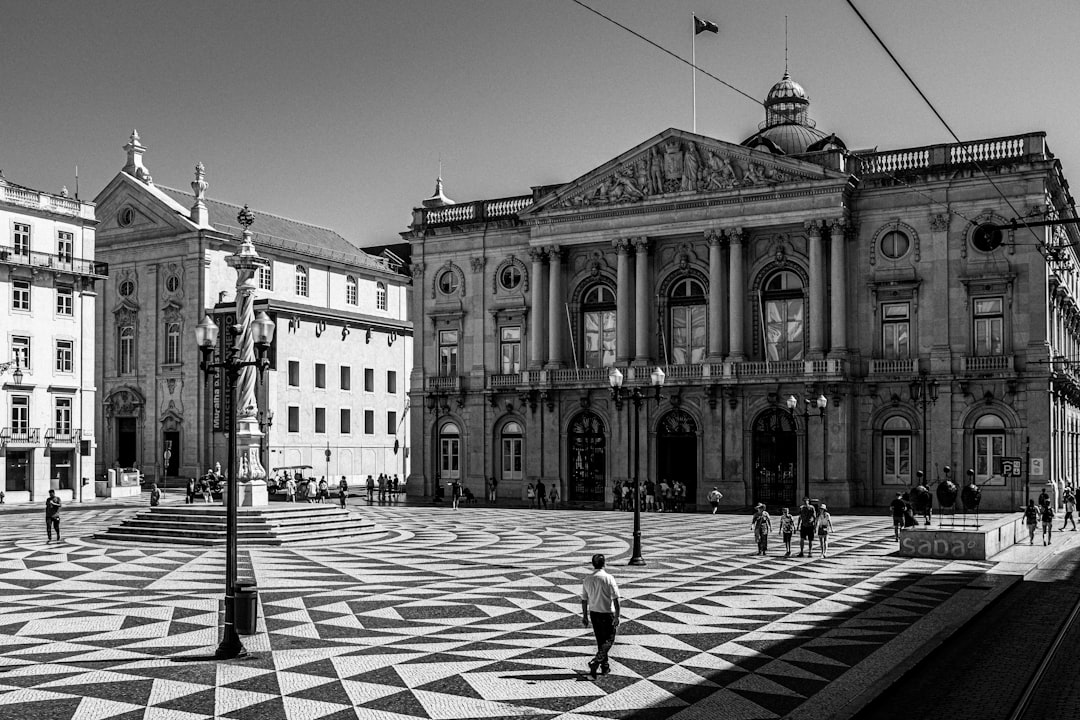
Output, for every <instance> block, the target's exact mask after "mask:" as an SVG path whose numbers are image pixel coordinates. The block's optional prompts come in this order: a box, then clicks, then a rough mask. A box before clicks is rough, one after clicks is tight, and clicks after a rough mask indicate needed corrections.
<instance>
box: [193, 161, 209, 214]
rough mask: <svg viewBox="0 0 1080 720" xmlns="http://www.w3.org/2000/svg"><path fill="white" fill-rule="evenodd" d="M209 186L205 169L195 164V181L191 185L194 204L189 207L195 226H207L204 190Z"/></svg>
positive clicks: (200, 164) (199, 164)
mask: <svg viewBox="0 0 1080 720" xmlns="http://www.w3.org/2000/svg"><path fill="white" fill-rule="evenodd" d="M208 187H210V185H209V184H208V183H207V182H206V168H205V167H204V166H203V164H202V163H201V162H200V163H196V164H195V180H194V181H193V182H192V183H191V191H192V193H194V195H195V204H194V205H192V206H191V221H192V222H193V223H195V224H196V225H199V226H203V225H208V224H209V220H210V218H209V213H208V212H207V210H206V188H208Z"/></svg>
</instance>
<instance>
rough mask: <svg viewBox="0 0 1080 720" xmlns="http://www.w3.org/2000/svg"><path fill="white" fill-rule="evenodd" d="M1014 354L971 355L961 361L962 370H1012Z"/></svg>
mask: <svg viewBox="0 0 1080 720" xmlns="http://www.w3.org/2000/svg"><path fill="white" fill-rule="evenodd" d="M1015 367H1016V365H1015V364H1014V363H1013V356H1012V355H970V356H968V357H965V358H963V359H962V361H961V368H960V370H961V372H1012V370H1013V369H1014V368H1015Z"/></svg>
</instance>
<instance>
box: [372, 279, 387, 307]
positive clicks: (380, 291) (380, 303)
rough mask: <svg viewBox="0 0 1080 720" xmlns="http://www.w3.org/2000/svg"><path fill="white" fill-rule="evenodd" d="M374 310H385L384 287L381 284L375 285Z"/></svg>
mask: <svg viewBox="0 0 1080 720" xmlns="http://www.w3.org/2000/svg"><path fill="white" fill-rule="evenodd" d="M375 309H376V310H385V309H386V286H385V285H383V284H382V283H377V284H376V285H375Z"/></svg>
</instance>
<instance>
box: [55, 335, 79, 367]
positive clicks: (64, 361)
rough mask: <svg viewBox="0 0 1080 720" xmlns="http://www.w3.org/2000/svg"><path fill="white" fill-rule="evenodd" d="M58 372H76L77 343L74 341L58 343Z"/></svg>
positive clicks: (60, 341) (58, 341)
mask: <svg viewBox="0 0 1080 720" xmlns="http://www.w3.org/2000/svg"><path fill="white" fill-rule="evenodd" d="M56 372H58V373H68V374H70V373H73V372H75V342H74V341H72V340H57V341H56Z"/></svg>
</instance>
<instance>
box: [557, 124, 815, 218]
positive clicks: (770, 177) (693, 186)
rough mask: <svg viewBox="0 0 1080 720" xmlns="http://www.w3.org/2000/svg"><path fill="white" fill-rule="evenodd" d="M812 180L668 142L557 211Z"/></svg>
mask: <svg viewBox="0 0 1080 720" xmlns="http://www.w3.org/2000/svg"><path fill="white" fill-rule="evenodd" d="M808 178H809V175H807V176H800V175H797V174H795V173H793V172H791V170H790V168H786V167H784V166H781V165H779V164H774V163H771V162H768V161H765V162H758V161H756V160H751V159H750V158H747V157H742V156H739V155H736V154H734V153H726V152H724V151H723V150H721V149H719V148H716V147H710V146H708V145H706V144H704V143H699V142H694V141H692V140H684V139H681V138H669V139H667V140H665V141H663V142H661V143H659V144H657V145H654V146H652V147H651V148H649V149H648V150H646V151H644V152H642V153H641V154H640V155H638V156H637V157H636V158H631V159H629V160H627V161H625V162H623V163H622V164H620V165H618V166H617V167H615V168H614V169H613V170H612V171H611V172H610V173H609V174H606V175H601V176H599V177H593V178H589V179H588V180H586V181H585V182H584V183H583V184H582V185H581V186H580V187H579V188H576V190H577V192H572V193H571V194H570V195H568V196H567V197H566V198H564V199H562V200H561V201H560V202H558V203H557V204H556V205H555V207H557V208H568V207H582V206H597V205H614V204H620V203H636V202H642V201H643V200H646V199H648V198H653V197H660V196H663V195H672V194H675V193H697V192H721V191H725V190H734V189H738V188H744V187H753V186H769V185H775V184H778V183H783V182H791V181H793V180H802V179H808Z"/></svg>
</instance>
